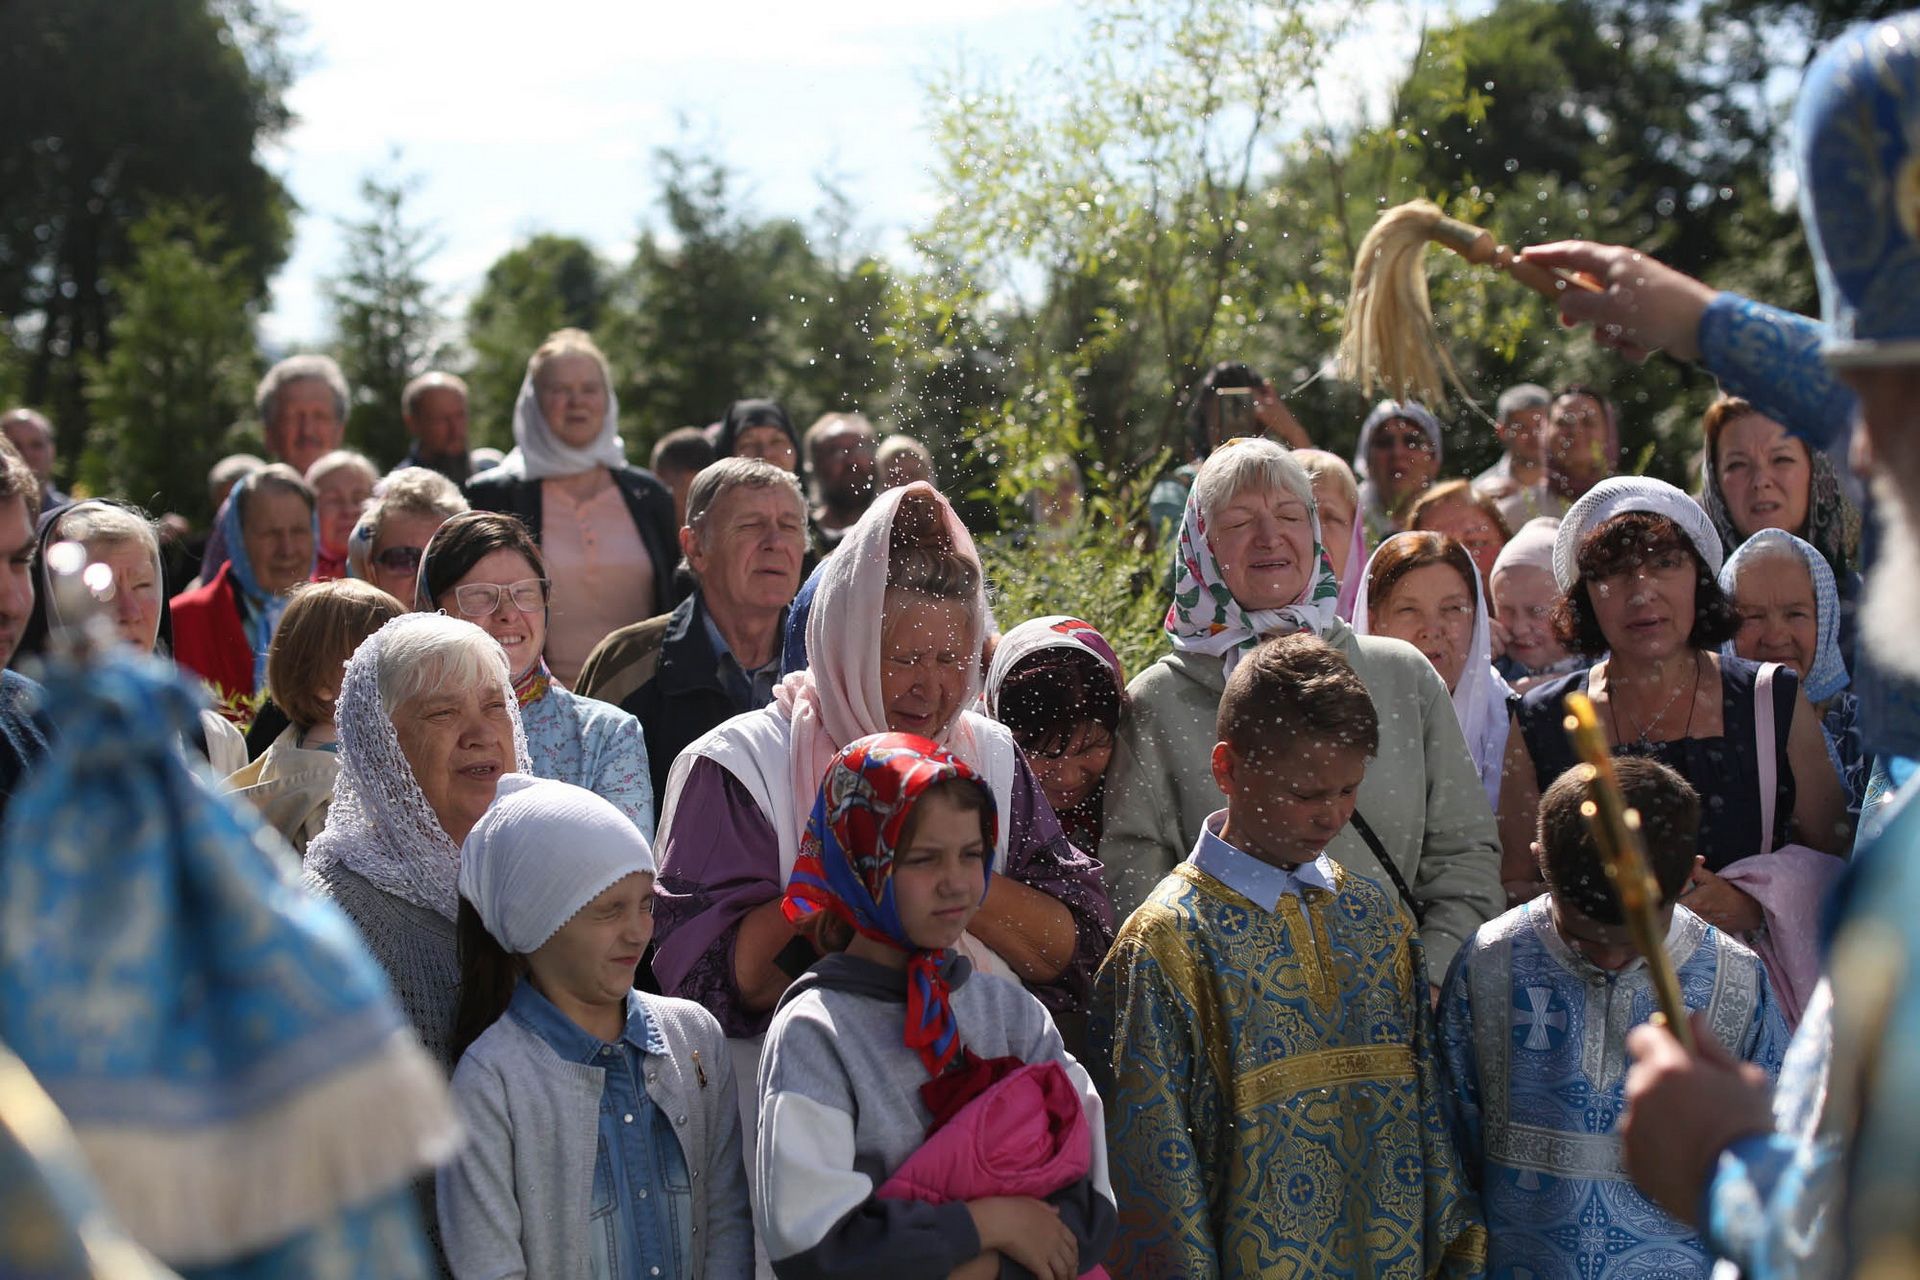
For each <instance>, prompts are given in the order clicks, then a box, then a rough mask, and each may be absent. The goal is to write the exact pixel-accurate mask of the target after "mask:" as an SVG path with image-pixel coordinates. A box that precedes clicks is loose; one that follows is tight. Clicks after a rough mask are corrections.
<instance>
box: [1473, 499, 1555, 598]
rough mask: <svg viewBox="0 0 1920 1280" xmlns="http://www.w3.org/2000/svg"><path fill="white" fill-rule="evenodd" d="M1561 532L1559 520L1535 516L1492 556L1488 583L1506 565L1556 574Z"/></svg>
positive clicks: (1504, 568)
mask: <svg viewBox="0 0 1920 1280" xmlns="http://www.w3.org/2000/svg"><path fill="white" fill-rule="evenodd" d="M1559 532H1560V522H1559V521H1558V520H1556V519H1555V518H1554V517H1552V516H1535V517H1534V518H1533V519H1531V520H1529V521H1527V522H1526V523H1525V524H1523V525H1521V526H1520V527H1519V528H1518V529H1517V530H1515V531H1514V535H1513V537H1511V538H1509V539H1507V545H1506V546H1504V547H1502V548H1500V554H1499V555H1497V556H1495V557H1494V558H1493V572H1492V573H1490V574H1488V575H1487V578H1488V579H1489V581H1488V585H1489V586H1491V585H1492V581H1491V580H1492V579H1494V578H1497V577H1499V576H1500V574H1501V573H1502V572H1503V571H1504V570H1507V569H1538V570H1539V571H1540V572H1542V573H1544V574H1546V575H1547V576H1548V577H1552V576H1553V542H1554V538H1555V537H1556V536H1558V534H1559Z"/></svg>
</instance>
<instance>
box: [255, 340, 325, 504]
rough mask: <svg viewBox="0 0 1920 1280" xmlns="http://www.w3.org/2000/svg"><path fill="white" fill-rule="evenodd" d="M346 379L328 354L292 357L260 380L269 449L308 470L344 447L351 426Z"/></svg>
mask: <svg viewBox="0 0 1920 1280" xmlns="http://www.w3.org/2000/svg"><path fill="white" fill-rule="evenodd" d="M347 399H348V393H347V379H346V376H345V375H344V374H342V373H341V372H340V366H339V365H337V364H335V363H334V362H333V359H332V357H330V356H314V355H308V356H288V357H287V358H286V359H285V360H282V361H281V362H280V363H279V364H276V365H274V366H273V368H271V369H269V370H267V376H266V377H264V378H262V379H260V385H259V386H258V387H257V388H256V389H255V390H254V393H253V403H254V407H255V408H256V409H258V410H259V411H260V427H261V430H262V432H263V433H264V434H265V436H266V441H267V453H268V454H269V455H271V458H272V460H273V461H275V462H284V463H286V464H287V465H288V466H290V467H292V468H293V469H294V470H295V471H298V472H299V473H300V474H301V475H303V476H304V475H305V474H307V468H309V467H311V466H312V465H313V464H314V463H316V462H318V461H319V460H320V458H321V456H322V455H324V454H329V453H332V452H333V451H334V450H335V449H338V448H339V447H340V441H341V438H342V437H343V436H344V435H345V433H346V429H347Z"/></svg>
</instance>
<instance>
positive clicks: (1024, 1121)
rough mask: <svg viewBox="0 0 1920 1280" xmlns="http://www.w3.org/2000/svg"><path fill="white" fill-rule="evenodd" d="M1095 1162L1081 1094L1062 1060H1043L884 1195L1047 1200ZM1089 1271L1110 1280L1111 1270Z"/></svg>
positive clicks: (937, 1141) (904, 1167) (1003, 1087)
mask: <svg viewBox="0 0 1920 1280" xmlns="http://www.w3.org/2000/svg"><path fill="white" fill-rule="evenodd" d="M1092 1163H1093V1141H1092V1138H1091V1136H1090V1135H1089V1134H1088V1132H1087V1116H1086V1112H1085V1111H1084V1110H1082V1109H1081V1106H1080V1094H1079V1092H1078V1091H1077V1090H1076V1089H1075V1088H1074V1087H1073V1082H1072V1081H1071V1080H1069V1079H1068V1078H1067V1073H1066V1072H1065V1071H1064V1070H1062V1069H1061V1067H1060V1064H1059V1063H1057V1062H1042V1063H1037V1064H1033V1065H1029V1066H1024V1067H1021V1068H1020V1069H1019V1070H1017V1071H1014V1072H1013V1073H1012V1074H1010V1075H1008V1076H1007V1077H1005V1078H1004V1079H1002V1080H1000V1081H998V1082H996V1083H995V1084H994V1085H993V1086H992V1087H991V1088H989V1089H987V1090H986V1091H985V1092H984V1093H982V1094H980V1095H979V1096H978V1097H976V1098H974V1099H973V1100H972V1101H971V1102H969V1103H967V1105H966V1106H964V1107H962V1108H961V1109H960V1110H959V1111H958V1112H956V1113H955V1114H954V1116H953V1118H952V1119H951V1120H949V1121H947V1123H946V1124H944V1125H942V1126H940V1127H939V1128H938V1129H935V1130H934V1131H933V1134H932V1135H931V1136H930V1137H929V1138H928V1139H927V1140H926V1141H925V1142H924V1143H922V1144H921V1146H920V1149H919V1150H918V1151H915V1152H914V1153H913V1154H912V1155H910V1156H908V1157H907V1159H906V1161H905V1162H904V1163H902V1164H901V1166H900V1167H899V1168H898V1169H895V1170H894V1171H893V1176H892V1177H890V1178H888V1179H887V1181H886V1183H885V1184H884V1185H882V1186H881V1188H880V1190H879V1192H878V1194H879V1195H880V1196H881V1198H883V1199H887V1200H924V1201H926V1202H927V1203H928V1204H946V1203H948V1202H950V1201H954V1200H982V1199H985V1198H987V1197H989V1196H1032V1197H1034V1198H1035V1199H1044V1198H1045V1197H1047V1196H1050V1195H1052V1194H1053V1193H1054V1192H1056V1191H1059V1190H1060V1189H1061V1188H1063V1187H1067V1186H1071V1185H1072V1184H1073V1183H1075V1182H1078V1181H1079V1180H1080V1179H1082V1178H1084V1177H1086V1176H1087V1171H1088V1169H1089V1168H1090V1167H1091V1165H1092ZM1084 1274H1085V1276H1090V1277H1094V1278H1095V1280H1107V1272H1106V1268H1104V1267H1095V1268H1093V1269H1092V1270H1091V1271H1088V1272H1086V1273H1084ZM1083 1280H1084V1277H1083Z"/></svg>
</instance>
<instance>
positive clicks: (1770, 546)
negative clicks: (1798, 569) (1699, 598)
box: [1720, 529, 1850, 705]
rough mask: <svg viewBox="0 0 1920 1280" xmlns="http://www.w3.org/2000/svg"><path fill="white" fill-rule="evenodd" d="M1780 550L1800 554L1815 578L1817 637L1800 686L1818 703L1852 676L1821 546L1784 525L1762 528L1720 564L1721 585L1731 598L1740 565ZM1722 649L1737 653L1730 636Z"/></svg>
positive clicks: (1830, 574)
mask: <svg viewBox="0 0 1920 1280" xmlns="http://www.w3.org/2000/svg"><path fill="white" fill-rule="evenodd" d="M1781 550H1788V551H1791V552H1793V554H1794V555H1796V556H1798V557H1800V559H1801V561H1802V562H1803V563H1804V564H1805V565H1806V566H1807V576H1808V577H1810V578H1812V579H1813V607H1814V612H1815V614H1816V615H1817V622H1816V630H1815V634H1816V635H1817V637H1818V638H1817V639H1816V640H1815V641H1814V649H1813V666H1812V667H1811V668H1810V669H1809V670H1808V671H1807V674H1806V676H1805V678H1804V679H1802V680H1801V681H1800V688H1801V689H1802V690H1803V691H1805V693H1806V695H1807V701H1808V702H1811V703H1814V704H1816V705H1817V704H1819V703H1822V702H1825V701H1826V700H1827V699H1828V698H1831V697H1832V696H1833V695H1834V694H1836V693H1839V692H1840V691H1841V690H1842V689H1844V688H1846V687H1847V681H1848V680H1849V679H1850V677H1849V676H1848V675H1847V664H1846V660H1845V659H1844V658H1842V657H1841V656H1840V592H1839V590H1838V589H1837V588H1836V587H1835V586H1834V582H1833V567H1832V566H1831V565H1829V564H1828V563H1827V558H1826V557H1825V556H1823V555H1821V554H1820V549H1819V548H1818V547H1816V546H1814V545H1813V544H1812V543H1810V542H1808V541H1806V540H1805V539H1802V538H1796V537H1794V536H1793V535H1792V534H1790V533H1788V532H1787V531H1786V530H1785V529H1762V530H1761V531H1760V532H1758V533H1756V534H1754V535H1753V536H1752V537H1751V538H1748V539H1747V540H1746V541H1745V542H1743V543H1741V544H1740V547H1739V549H1738V550H1736V551H1735V552H1734V553H1733V554H1732V555H1731V556H1728V557H1727V562H1726V563H1725V564H1724V565H1722V566H1721V567H1720V589H1721V590H1722V591H1724V592H1726V593H1727V597H1728V598H1729V599H1732V598H1733V594H1734V592H1733V584H1734V580H1735V579H1736V578H1738V577H1739V576H1740V568H1741V566H1742V565H1744V564H1746V563H1748V562H1749V561H1751V560H1753V559H1754V558H1755V557H1757V556H1760V555H1763V554H1765V553H1766V552H1768V551H1781ZM1720 652H1721V653H1723V654H1725V655H1727V656H1728V657H1737V656H1738V655H1737V654H1735V653H1734V650H1733V641H1731V640H1729V641H1727V642H1726V643H1725V644H1723V645H1721V646H1720Z"/></svg>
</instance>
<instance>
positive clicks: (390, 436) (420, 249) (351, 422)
mask: <svg viewBox="0 0 1920 1280" xmlns="http://www.w3.org/2000/svg"><path fill="white" fill-rule="evenodd" d="M418 185H419V181H418V179H417V178H399V177H396V178H391V179H387V178H381V177H376V176H369V177H367V178H365V179H363V180H362V181H361V183H360V197H361V199H362V200H363V201H364V202H365V204H366V208H367V213H366V216H365V217H364V218H362V219H360V220H358V221H351V222H347V221H343V222H342V223H341V230H342V231H343V232H344V233H345V235H346V249H345V257H344V261H343V263H342V267H341V271H340V274H338V275H337V276H334V277H333V278H331V279H330V280H328V281H327V283H326V296H327V301H328V304H329V307H330V309H331V311H332V319H333V332H334V355H335V358H336V359H338V360H339V361H340V368H341V371H342V372H344V373H345V374H346V375H347V385H348V386H350V387H352V388H353V407H352V409H351V410H350V411H349V412H348V414H347V443H348V444H349V445H351V446H352V447H354V448H356V449H360V450H362V451H364V452H365V453H367V454H369V455H371V456H372V457H373V458H374V460H375V461H376V462H379V463H392V462H394V461H396V460H398V459H399V457H400V456H401V455H402V454H403V453H405V452H406V448H407V433H406V425H405V423H404V421H403V420H402V417H401V413H400V393H401V392H402V391H403V390H405V389H406V385H407V383H408V381H409V380H410V379H412V378H413V377H414V376H415V375H417V374H420V373H424V372H425V371H426V370H427V368H428V366H429V363H430V362H431V361H432V360H433V358H434V357H435V356H436V355H438V354H440V335H441V331H442V329H443V327H444V325H445V320H444V317H443V315H442V313H441V309H440V307H441V293H440V291H439V290H437V289H435V288H434V287H433V286H432V285H431V284H430V283H429V282H428V280H427V276H426V267H427V263H429V262H430V261H432V259H433V256H434V254H435V253H437V252H438V251H439V249H440V240H439V237H438V235H437V234H436V233H435V231H434V230H433V228H432V227H431V226H420V225H416V224H414V223H413V222H412V221H411V220H410V218H409V213H408V209H407V202H408V200H409V199H410V198H411V197H412V195H413V194H414V192H415V191H416V190H417V188H418Z"/></svg>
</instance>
